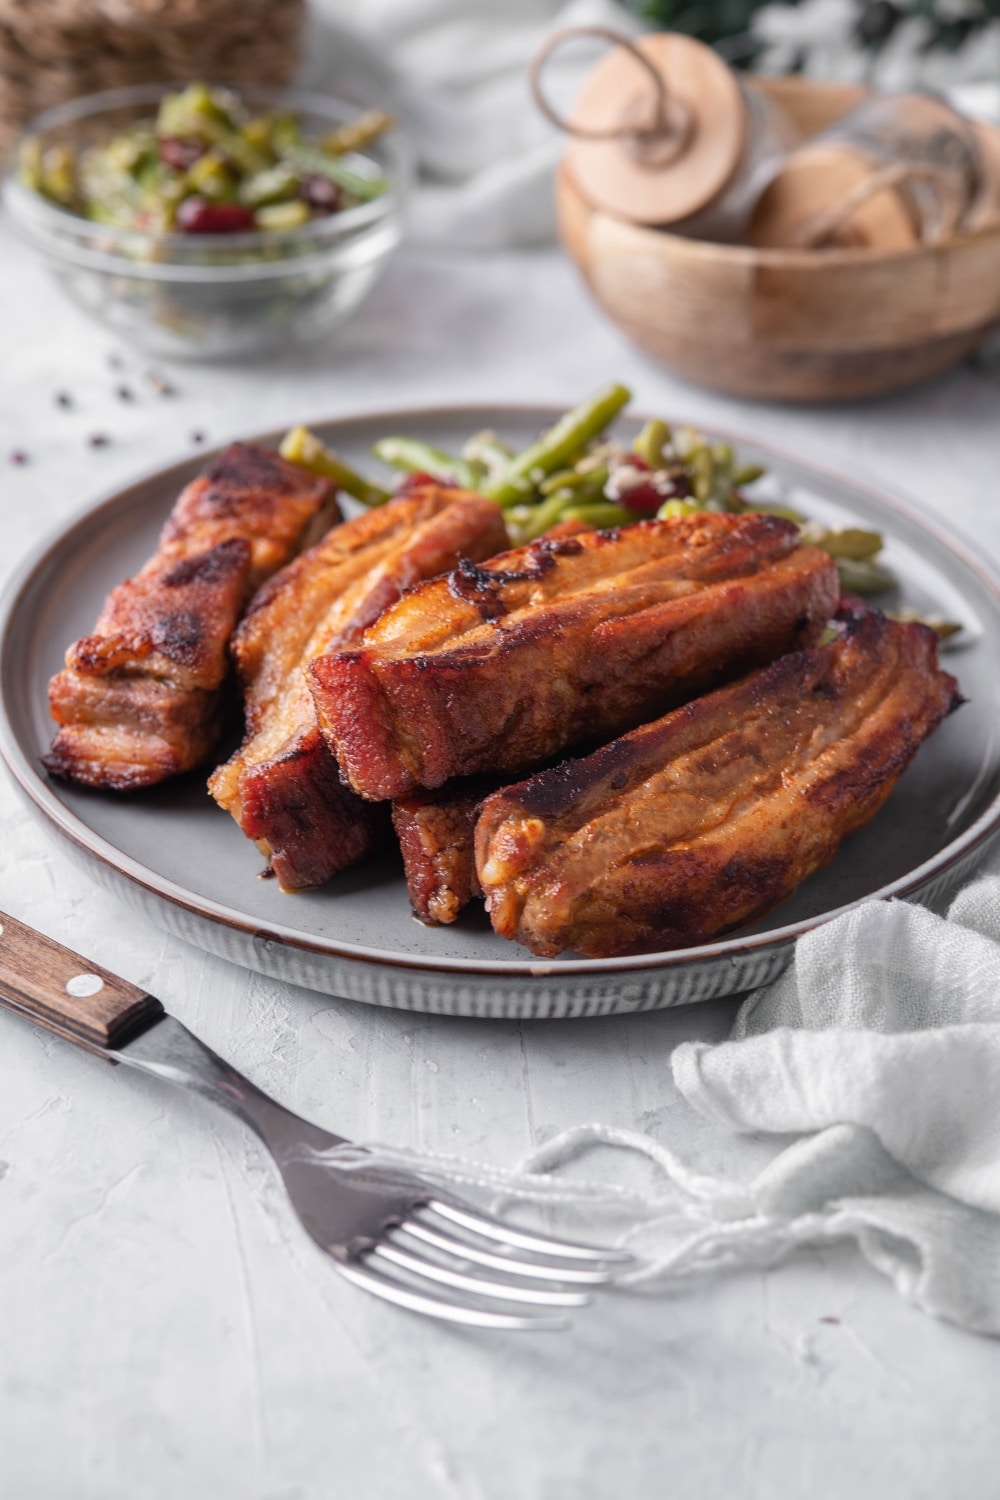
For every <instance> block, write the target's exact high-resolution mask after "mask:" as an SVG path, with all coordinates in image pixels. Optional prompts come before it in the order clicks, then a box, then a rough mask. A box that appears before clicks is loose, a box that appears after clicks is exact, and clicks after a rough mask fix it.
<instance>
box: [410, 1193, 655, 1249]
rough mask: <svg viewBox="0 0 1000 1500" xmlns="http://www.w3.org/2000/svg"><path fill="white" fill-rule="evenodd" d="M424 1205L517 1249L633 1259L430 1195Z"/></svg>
mask: <svg viewBox="0 0 1000 1500" xmlns="http://www.w3.org/2000/svg"><path fill="white" fill-rule="evenodd" d="M423 1206H424V1208H429V1209H430V1210H431V1211H432V1212H433V1213H436V1214H440V1215H441V1217H442V1218H444V1219H450V1220H451V1221H452V1223H453V1224H459V1225H461V1227H462V1228H463V1229H469V1230H471V1231H472V1233H473V1234H479V1235H482V1237H483V1238H484V1239H487V1240H497V1241H499V1242H500V1244H502V1245H513V1246H515V1247H516V1248H517V1249H518V1250H534V1251H535V1252H536V1254H538V1255H552V1256H560V1255H564V1256H566V1257H567V1258H568V1259H570V1260H584V1261H587V1260H590V1261H597V1262H601V1261H611V1262H613V1263H614V1264H616V1265H624V1264H626V1263H627V1262H629V1261H631V1260H632V1259H634V1257H633V1256H632V1255H631V1254H630V1253H629V1251H627V1250H616V1249H607V1250H601V1249H598V1247H597V1246H596V1245H577V1244H574V1243H573V1242H572V1241H569V1240H555V1239H552V1238H550V1236H548V1235H545V1234H528V1233H526V1232H525V1230H523V1229H514V1228H513V1227H512V1226H510V1225H508V1224H501V1223H500V1222H499V1221H498V1220H497V1219H485V1218H482V1217H481V1216H480V1215H479V1214H473V1213H469V1211H468V1209H464V1208H456V1207H455V1206H454V1204H451V1203H442V1201H441V1199H440V1198H428V1199H427V1201H426V1203H425V1204H424V1205H423Z"/></svg>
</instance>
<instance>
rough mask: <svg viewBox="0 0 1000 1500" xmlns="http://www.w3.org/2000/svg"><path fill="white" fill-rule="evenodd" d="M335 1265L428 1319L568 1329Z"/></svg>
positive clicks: (562, 1323)
mask: <svg viewBox="0 0 1000 1500" xmlns="http://www.w3.org/2000/svg"><path fill="white" fill-rule="evenodd" d="M334 1264H335V1265H336V1267H337V1270H338V1271H339V1272H340V1274H341V1275H342V1276H345V1277H346V1278H347V1280H348V1281H351V1282H353V1283H354V1285H355V1286H360V1287H363V1289H364V1290H365V1291H366V1292H371V1293H372V1294H373V1295H374V1296H376V1297H382V1298H384V1299H385V1301H386V1302H395V1303H396V1305H397V1306H399V1307H406V1308H409V1310H410V1312H418V1313H424V1314H425V1315H426V1316H427V1317H431V1318H440V1319H442V1320H443V1321H444V1322H446V1323H464V1324H467V1325H468V1326H469V1327H472V1328H507V1329H538V1330H540V1331H546V1330H553V1331H554V1330H557V1329H558V1330H561V1329H565V1328H568V1327H569V1321H568V1319H566V1318H564V1317H558V1316H553V1315H552V1314H549V1313H534V1314H526V1313H506V1312H494V1311H493V1310H492V1309H491V1308H485V1307H468V1306H463V1305H462V1303H460V1302H446V1301H445V1300H444V1299H443V1298H441V1297H432V1296H428V1295H427V1293H426V1292H418V1291H416V1290H415V1289H414V1288H413V1287H409V1286H406V1285H405V1284H404V1283H403V1282H401V1281H396V1280H395V1279H394V1278H392V1277H390V1276H380V1275H379V1273H378V1272H377V1271H372V1270H370V1269H369V1268H368V1266H366V1265H361V1264H359V1263H358V1261H356V1260H350V1261H342V1260H335V1261H334Z"/></svg>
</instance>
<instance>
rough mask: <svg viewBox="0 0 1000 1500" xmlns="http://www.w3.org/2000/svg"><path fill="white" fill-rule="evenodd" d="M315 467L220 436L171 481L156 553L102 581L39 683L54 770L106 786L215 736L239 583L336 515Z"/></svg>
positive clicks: (195, 759)
mask: <svg viewBox="0 0 1000 1500" xmlns="http://www.w3.org/2000/svg"><path fill="white" fill-rule="evenodd" d="M337 514H338V512H337V510H336V502H335V500H334V497H333V492H332V488H331V486H330V484H329V481H328V480H325V479H320V478H317V477H316V476H315V475H313V474H308V473H306V471H305V470H303V469H301V468H297V467H296V466H295V465H293V464H289V463H286V462H285V460H284V459H283V458H281V457H280V456H279V455H278V454H277V453H272V452H270V451H268V450H265V449H261V448H254V447H250V446H249V445H247V444H245V443H233V444H232V445H231V446H230V447H229V448H227V449H226V450H225V452H224V453H222V454H221V455H220V456H219V458H217V459H216V460H215V461H214V462H213V463H212V464H210V465H209V467H208V468H207V469H206V470H205V472H204V473H203V474H201V475H200V476H199V477H198V478H197V479H195V480H194V481H193V482H192V483H191V484H189V485H188V486H187V488H186V489H185V490H184V491H183V493H182V494H181V496H180V498H179V499H178V501H177V503H176V505H175V506H174V508H173V511H172V512H171V514H170V516H169V518H168V520H167V522H166V524H165V526H164V527H163V530H162V532H161V534H160V539H159V543H158V546H157V550H156V553H155V554H154V556H153V557H152V558H150V560H149V562H147V563H146V565H145V567H143V569H142V570H141V572H139V573H138V574H137V575H136V576H135V577H134V578H130V579H127V580H126V581H125V582H124V583H121V584H119V585H118V587H117V588H115V589H113V590H112V592H111V593H110V594H109V595H108V598H107V600H106V601H105V604H104V608H103V609H102V611H101V614H100V617H99V618H98V620H97V623H96V625H95V627H94V630H93V633H92V634H91V635H89V636H85V637H84V638H83V639H82V640H79V641H76V642H75V644H74V645H72V646H71V647H70V648H69V650H68V652H67V653H66V666H65V668H64V669H63V671H61V672H59V673H57V674H56V676H55V677H54V678H53V679H52V681H51V683H50V686H49V704H50V708H51V711H52V717H53V718H54V719H55V720H56V723H57V724H58V726H59V728H58V731H57V733H56V735H55V738H54V740H53V743H52V747H51V749H50V751H49V753H48V755H46V756H45V757H44V760H45V765H46V766H47V768H48V769H49V770H50V771H51V772H52V773H53V774H54V775H57V776H62V777H66V778H69V779H72V780H74V781H79V782H83V783H85V784H86V785H88V786H95V787H106V788H111V789H114V790H116V791H125V790H130V789H132V788H136V787H142V786H149V785H152V784H153V783H155V782H158V781H162V780H163V779H164V778H166V777H168V776H173V775H176V774H177V773H178V772H181V771H187V770H190V769H192V768H193V767H195V766H197V765H200V764H202V763H203V762H204V761H205V760H206V759H207V757H208V756H209V755H210V754H211V752H212V750H213V749H214V747H215V744H216V741H217V739H218V736H219V733H220V730H221V727H222V721H223V706H224V691H223V690H224V684H225V678H226V675H227V672H228V669H229V658H228V654H227V647H228V643H229V637H230V635H231V634H232V631H233V628H234V626H235V625H236V621H237V619H238V618H239V615H240V612H241V611H242V609H243V606H244V605H245V603H246V601H247V599H248V598H249V596H250V594H251V593H252V591H253V590H254V589H255V588H257V587H258V585H259V584H260V583H261V582H262V581H263V580H264V579H265V578H267V577H268V576H269V575H270V574H271V573H273V572H274V570H275V569H276V568H279V567H282V566H283V565H284V564H285V563H286V562H287V561H288V559H289V558H290V557H291V556H293V555H294V554H295V552H297V551H298V549H299V547H300V546H301V545H303V542H304V541H305V539H306V538H307V536H308V535H309V533H310V530H311V529H312V527H313V526H315V525H316V524H317V522H318V520H320V518H325V519H326V520H327V523H329V520H330V519H333V518H335V517H336V516H337Z"/></svg>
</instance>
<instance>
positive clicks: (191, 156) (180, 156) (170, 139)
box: [156, 135, 207, 172]
mask: <svg viewBox="0 0 1000 1500" xmlns="http://www.w3.org/2000/svg"><path fill="white" fill-rule="evenodd" d="M156 149H157V151H158V152H159V156H160V160H161V161H162V162H163V165H164V166H165V167H173V169H174V171H175V172H187V171H188V170H189V169H190V168H191V167H193V166H194V164H195V162H196V161H198V160H199V159H200V158H201V157H203V156H204V155H205V151H206V149H207V148H206V147H205V145H204V143H203V142H202V141H199V140H195V139H194V138H193V137H192V136H186V135H185V136H180V135H161V136H160V137H159V138H158V140H157V142H156Z"/></svg>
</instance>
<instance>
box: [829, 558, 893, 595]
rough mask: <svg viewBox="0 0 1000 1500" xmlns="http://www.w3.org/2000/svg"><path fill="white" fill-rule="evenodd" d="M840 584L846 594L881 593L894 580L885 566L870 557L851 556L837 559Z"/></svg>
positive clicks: (891, 584)
mask: <svg viewBox="0 0 1000 1500" xmlns="http://www.w3.org/2000/svg"><path fill="white" fill-rule="evenodd" d="M837 571H838V572H839V574H840V586H841V588H842V589H844V591H845V592H846V593H848V594H881V593H882V592H883V590H885V589H890V588H892V586H893V584H894V583H895V582H896V580H895V578H894V577H893V575H892V574H891V573H890V572H889V571H888V569H887V568H882V567H880V566H879V564H878V563H876V562H873V561H872V560H871V558H865V559H864V561H861V562H859V561H857V560H855V559H854V558H853V557H840V558H838V559H837Z"/></svg>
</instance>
